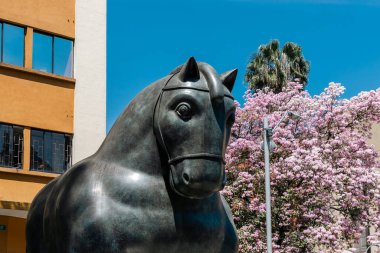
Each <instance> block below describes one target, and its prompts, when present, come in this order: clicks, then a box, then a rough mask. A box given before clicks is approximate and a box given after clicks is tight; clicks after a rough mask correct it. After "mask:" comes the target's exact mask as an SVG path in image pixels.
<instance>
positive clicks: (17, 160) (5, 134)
mask: <svg viewBox="0 0 380 253" xmlns="http://www.w3.org/2000/svg"><path fill="white" fill-rule="evenodd" d="M22 141H23V129H22V128H21V127H13V126H11V125H5V124H0V167H12V168H21V167H22V151H23V148H22Z"/></svg>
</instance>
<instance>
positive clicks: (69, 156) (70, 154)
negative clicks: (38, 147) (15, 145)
mask: <svg viewBox="0 0 380 253" xmlns="http://www.w3.org/2000/svg"><path fill="white" fill-rule="evenodd" d="M33 131H39V132H42V141H43V151H42V160H43V161H46V158H45V157H44V156H45V145H48V144H47V143H46V140H45V134H46V133H50V134H51V135H53V134H59V135H63V138H64V141H65V142H64V145H65V146H64V150H63V155H64V161H63V162H65V160H66V157H67V164H66V168H62V170H63V171H62V172H60V171H59V170H60V169H61V168H54V167H51V171H49V170H45V169H42V170H39V169H38V168H34V163H35V162H34V154H33V151H32V148H33V139H32V138H33ZM51 137H52V138H51V139H52V140H53V139H54V138H53V136H51ZM67 137H69V138H70V141H69V143H68V145H67V146H66V138H67ZM73 137H74V136H73V134H68V133H64V132H57V131H50V130H45V129H39V128H31V129H30V148H29V151H30V158H29V171H32V172H43V173H52V174H63V173H65V172H66V171H67V170H68V169H70V168H71V166H72V157H73V149H72V145H73ZM66 147H67V148H68V149H69V151H68V154H67V156H66ZM40 158H41V157H40ZM51 158H52V161H53V159H54V156H53V152H52V155H51ZM65 163H66V162H65ZM51 166H52V165H51Z"/></svg>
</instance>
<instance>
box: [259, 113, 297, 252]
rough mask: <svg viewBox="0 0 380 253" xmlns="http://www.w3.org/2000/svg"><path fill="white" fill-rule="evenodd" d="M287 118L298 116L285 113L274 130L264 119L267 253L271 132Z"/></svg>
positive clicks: (268, 241)
mask: <svg viewBox="0 0 380 253" xmlns="http://www.w3.org/2000/svg"><path fill="white" fill-rule="evenodd" d="M286 116H288V117H289V118H291V119H293V120H299V119H300V116H299V115H297V114H295V113H294V112H290V111H287V112H285V113H284V115H282V117H281V119H280V120H279V121H278V123H277V124H276V125H275V127H274V128H270V127H269V123H268V117H265V118H264V161H265V208H266V221H267V245H268V246H267V247H268V253H272V214H271V213H272V211H271V198H270V169H269V154H270V152H271V151H272V150H273V149H274V148H275V147H276V144H275V143H274V142H273V140H272V136H273V132H274V130H276V128H277V127H278V125H279V124H280V123H281V122H282V121H283V120H284V119H285V117H286Z"/></svg>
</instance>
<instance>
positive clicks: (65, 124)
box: [0, 68, 74, 133]
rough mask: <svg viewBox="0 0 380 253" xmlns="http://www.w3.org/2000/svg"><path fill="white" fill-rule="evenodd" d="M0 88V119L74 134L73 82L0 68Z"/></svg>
mask: <svg viewBox="0 0 380 253" xmlns="http://www.w3.org/2000/svg"><path fill="white" fill-rule="evenodd" d="M0 90H1V91H2V93H1V99H0V108H1V110H0V122H6V123H11V124H15V125H21V126H29V127H32V128H33V127H34V128H42V129H46V130H52V131H58V132H65V133H73V114H74V84H73V83H70V82H67V81H62V80H55V79H52V78H49V77H47V76H39V75H36V74H34V73H28V72H26V71H23V70H15V69H7V68H0Z"/></svg>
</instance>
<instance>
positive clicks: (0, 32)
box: [0, 23, 3, 62]
mask: <svg viewBox="0 0 380 253" xmlns="http://www.w3.org/2000/svg"><path fill="white" fill-rule="evenodd" d="M2 61H3V23H0V62H2Z"/></svg>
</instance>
